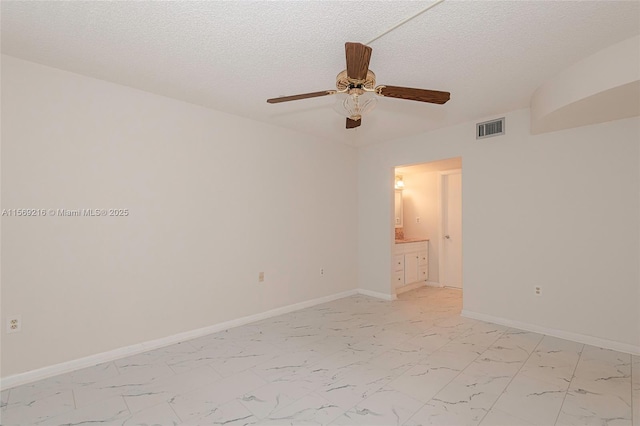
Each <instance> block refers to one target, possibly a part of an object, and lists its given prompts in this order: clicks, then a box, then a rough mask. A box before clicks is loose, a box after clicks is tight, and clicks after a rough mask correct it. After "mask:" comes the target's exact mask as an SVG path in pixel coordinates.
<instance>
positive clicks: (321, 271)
mask: <svg viewBox="0 0 640 426" xmlns="http://www.w3.org/2000/svg"><path fill="white" fill-rule="evenodd" d="M323 275H324V268H320V276H323Z"/></svg>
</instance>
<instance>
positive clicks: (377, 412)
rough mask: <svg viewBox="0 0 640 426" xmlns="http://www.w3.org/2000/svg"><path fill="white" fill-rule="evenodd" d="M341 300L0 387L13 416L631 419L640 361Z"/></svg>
mask: <svg viewBox="0 0 640 426" xmlns="http://www.w3.org/2000/svg"><path fill="white" fill-rule="evenodd" d="M461 306H462V297H461V292H460V291H459V290H452V289H439V288H430V287H424V288H420V289H417V290H414V291H410V292H407V293H404V294H402V295H400V297H399V299H398V300H397V301H394V302H385V301H380V300H377V299H373V298H370V297H367V296H352V297H347V298H344V299H340V300H336V301H333V302H330V303H326V304H323V305H318V306H314V307H311V308H307V309H304V310H301V311H297V312H292V313H289V314H286V315H281V316H278V317H275V318H270V319H267V320H264V321H260V322H257V323H253V324H249V325H246V326H243V327H237V328H233V329H230V330H227V331H223V332H220V333H216V334H211V335H208V336H204V337H200V338H197V339H194V340H191V341H187V342H183V343H180V344H176V345H172V346H169V347H166V348H161V349H157V350H153V351H149V352H146V353H143V354H139V355H134V356H131V357H128V358H124V359H120V360H117V361H114V362H110V363H106V364H101V365H97V366H94V367H91V368H86V369H83V370H79V371H75V372H73V373H69V374H65V375H61V376H56V377H52V378H49V379H46V380H41V381H39V382H35V383H31V384H28V385H23V386H19V387H16V388H12V389H6V390H3V391H2V392H1V417H0V419H1V422H0V423H1V424H2V425H6V426H11V425H19V426H25V425H45V426H49V425H51V426H56V425H93V424H100V425H174V426H178V425H184V426H186V425H229V426H233V425H254V424H255V425H272V426H276V425H371V426H373V425H406V426H417V425H440V426H446V425H455V426H459V425H482V426H519V425H522V426H529V425H538V426H541V425H611V426H614V425H628V426H630V425H637V426H640V357H638V356H632V355H629V354H624V353H620V352H615V351H611V350H607V349H601V348H596V347H593V346H588V345H582V344H579V343H575V342H570V341H567V340H562V339H557V338H554V337H549V336H543V335H541V334H536V333H530V332H525V331H521V330H515V329H510V328H508V327H504V326H500V325H496V324H490V323H486V322H482V321H476V320H471V319H467V318H462V317H461V316H460V310H461Z"/></svg>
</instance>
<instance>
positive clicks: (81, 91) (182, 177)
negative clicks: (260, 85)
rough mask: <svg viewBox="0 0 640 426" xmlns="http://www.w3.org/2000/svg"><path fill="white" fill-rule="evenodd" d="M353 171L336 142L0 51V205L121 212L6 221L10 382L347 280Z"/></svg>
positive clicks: (5, 345) (351, 272)
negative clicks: (261, 278) (16, 328)
mask: <svg viewBox="0 0 640 426" xmlns="http://www.w3.org/2000/svg"><path fill="white" fill-rule="evenodd" d="M356 169H357V160H356V151H355V150H354V149H353V148H351V147H348V146H345V145H338V144H335V143H331V142H328V141H324V140H318V139H314V138H311V137H309V136H306V135H302V134H298V133H295V132H293V131H288V130H284V129H281V128H276V127H272V126H268V125H265V124H261V123H257V122H254V121H251V120H247V119H243V118H239V117H236V116H232V115H228V114H224V113H220V112H216V111H212V110H208V109H205V108H201V107H198V106H194V105H190V104H187V103H183V102H179V101H175V100H172V99H168V98H164V97H160V96H156V95H153V94H149V93H145V92H141V91H138V90H134V89H130V88H127V87H123V86H118V85H115V84H111V83H107V82H104V81H100V80H95V79H91V78H87V77H83V76H79V75H76V74H71V73H68V72H63V71H60V70H56V69H52V68H47V67H43V66H40V65H36V64H33V63H29V62H25V61H22V60H18V59H15V58H12V57H8V56H3V57H2V208H4V209H10V208H45V209H49V208H53V209H58V208H67V209H76V208H128V209H129V210H130V215H129V216H128V217H126V218H112V217H107V218H89V217H66V218H62V217H41V218H15V217H10V218H7V217H4V218H3V220H2V306H1V307H2V314H3V317H6V315H7V314H20V315H22V321H23V328H22V331H21V332H20V333H17V334H11V335H7V334H6V333H5V332H4V327H3V334H2V375H3V377H7V376H9V375H13V374H16V373H20V372H24V371H28V370H32V369H36V368H39V367H43V366H48V365H52V364H55V363H59V362H63V361H67V360H72V359H76V358H79V357H83V356H87V355H92V354H95V353H100V352H103V351H107V350H111V349H114V348H119V347H123V346H128V345H131V344H136V343H140V342H144V341H148V340H152V339H157V338H161V337H164V336H169V335H173V334H176V333H179V332H184V331H188V330H192V329H197V328H200V327H205V326H208V325H212V324H216V323H220V322H223V321H226V320H230V319H235V318H239V317H242V316H246V315H250V314H255V313H259V312H263V311H266V310H269V309H273V308H276V307H280V306H284V305H289V304H292V303H296V302H301V301H305V300H309V299H313V298H317V297H321V296H325V295H330V294H334V293H338V292H342V291H346V290H350V289H354V288H356V283H357V275H356V272H357V271H356V249H357V243H356V241H357V237H356V219H357V218H356V210H357V196H356V178H357V176H356ZM321 267H322V268H324V271H325V275H324V277H323V278H320V275H319V270H320V268H321ZM259 271H265V273H266V281H265V283H264V284H258V282H257V276H258V272H259ZM3 321H4V318H3Z"/></svg>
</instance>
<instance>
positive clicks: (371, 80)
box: [336, 70, 376, 92]
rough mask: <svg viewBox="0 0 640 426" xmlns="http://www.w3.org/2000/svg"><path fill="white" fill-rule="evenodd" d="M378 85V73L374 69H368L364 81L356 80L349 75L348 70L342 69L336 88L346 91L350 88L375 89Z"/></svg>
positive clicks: (337, 78)
mask: <svg viewBox="0 0 640 426" xmlns="http://www.w3.org/2000/svg"><path fill="white" fill-rule="evenodd" d="M375 86H376V75H375V74H374V73H373V71H371V70H368V71H367V78H366V79H364V81H360V80H355V79H352V78H349V77H348V76H347V70H344V71H341V72H340V73H339V74H338V76H337V77H336V88H337V89H338V91H341V92H342V91H346V90H349V89H362V88H365V89H368V90H373V89H374V88H375Z"/></svg>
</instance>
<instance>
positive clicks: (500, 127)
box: [476, 117, 504, 139]
mask: <svg viewBox="0 0 640 426" xmlns="http://www.w3.org/2000/svg"><path fill="white" fill-rule="evenodd" d="M500 135H504V117H502V118H498V119H497V120H491V121H485V122H484V123H478V124H476V139H484V138H490V137H493V136H500Z"/></svg>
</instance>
